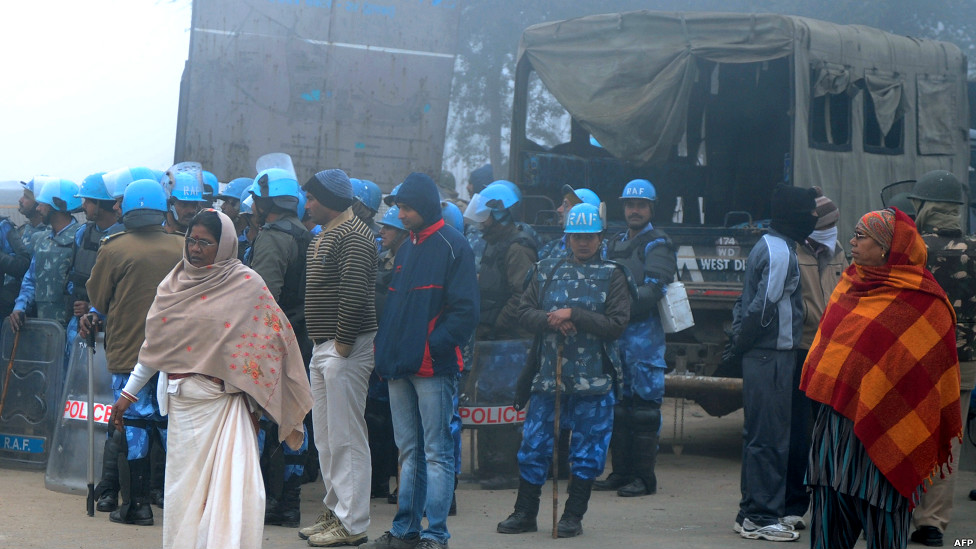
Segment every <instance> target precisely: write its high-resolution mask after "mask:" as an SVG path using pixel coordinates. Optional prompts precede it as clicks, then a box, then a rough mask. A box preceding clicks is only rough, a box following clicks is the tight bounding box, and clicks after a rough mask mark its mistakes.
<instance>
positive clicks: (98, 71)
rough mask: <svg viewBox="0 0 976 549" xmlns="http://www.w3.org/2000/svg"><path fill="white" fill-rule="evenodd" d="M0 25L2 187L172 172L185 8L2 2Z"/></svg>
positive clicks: (130, 0)
mask: <svg viewBox="0 0 976 549" xmlns="http://www.w3.org/2000/svg"><path fill="white" fill-rule="evenodd" d="M0 19H2V20H3V22H4V25H3V27H4V28H3V32H2V33H0V51H2V52H3V63H2V65H0V66H2V67H3V68H4V71H5V74H4V78H3V80H4V84H3V91H2V92H0V181H3V180H13V179H17V180H20V179H29V178H30V177H31V176H32V175H35V174H48V175H52V176H58V177H64V178H67V179H71V180H74V181H76V182H80V181H81V180H82V179H83V178H84V177H85V176H86V175H89V174H91V173H94V172H97V171H109V170H113V169H115V168H119V167H122V166H140V165H141V166H147V167H150V168H158V169H165V168H167V167H169V165H170V164H171V163H172V160H173V145H174V139H175V136H176V115H177V105H178V101H179V89H180V76H181V75H182V72H183V63H184V62H185V60H186V57H187V52H188V49H189V40H190V32H189V29H190V1H189V0H176V1H173V2H171V1H166V0H28V1H25V2H13V1H9V0H4V1H2V2H0Z"/></svg>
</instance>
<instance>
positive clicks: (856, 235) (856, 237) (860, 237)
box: [852, 231, 871, 240]
mask: <svg viewBox="0 0 976 549" xmlns="http://www.w3.org/2000/svg"><path fill="white" fill-rule="evenodd" d="M852 236H853V237H854V240H864V239H865V238H871V237H869V236H868V235H866V234H864V233H862V232H860V231H854V234H853V235H852Z"/></svg>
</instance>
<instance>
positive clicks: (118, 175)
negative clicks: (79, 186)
mask: <svg viewBox="0 0 976 549" xmlns="http://www.w3.org/2000/svg"><path fill="white" fill-rule="evenodd" d="M102 180H103V181H104V182H105V190H106V191H108V194H109V195H110V196H111V197H112V199H113V200H118V199H120V198H122V194H123V193H125V188H126V187H127V186H128V185H129V183H132V182H133V181H135V179H134V178H133V177H132V171H131V170H129V168H119V169H117V170H112V171H110V172H108V173H105V174H103V175H102Z"/></svg>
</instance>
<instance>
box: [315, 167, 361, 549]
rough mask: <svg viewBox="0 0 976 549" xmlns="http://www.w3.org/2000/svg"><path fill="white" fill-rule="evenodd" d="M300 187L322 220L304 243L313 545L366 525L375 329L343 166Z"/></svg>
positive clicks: (343, 538) (342, 540)
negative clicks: (314, 490)
mask: <svg viewBox="0 0 976 549" xmlns="http://www.w3.org/2000/svg"><path fill="white" fill-rule="evenodd" d="M304 188H305V191H306V195H307V198H308V203H307V204H306V206H305V207H306V209H307V210H308V212H309V215H310V216H311V218H312V220H313V221H315V222H316V223H317V224H319V225H321V226H322V232H320V233H319V234H318V235H317V236H316V237H315V240H313V241H312V242H311V244H309V246H308V253H307V261H306V286H305V318H306V323H307V325H308V335H309V337H310V338H311V339H312V342H313V343H314V344H315V347H314V349H313V351H312V362H311V364H310V365H309V377H310V382H311V385H312V399H313V404H312V425H313V428H314V432H315V446H316V448H318V451H319V465H320V468H321V472H322V481H323V482H324V483H325V498H324V500H323V501H324V503H325V510H324V512H323V513H322V515H321V516H320V517H319V518H318V519H317V520H316V522H315V524H313V525H312V526H308V527H306V528H302V529H300V530H299V531H298V535H299V537H301V538H302V539H308V543H309V545H311V546H313V547H331V546H336V545H359V544H361V543H363V542H365V541H366V529H367V528H369V492H370V482H371V474H372V471H371V467H370V456H369V443H368V439H367V436H366V420H365V419H364V416H363V413H364V410H365V408H366V391H367V387H368V383H369V375H370V373H371V372H372V371H373V338H374V336H375V335H376V309H375V307H374V306H373V302H374V299H375V298H374V291H375V290H374V284H375V281H376V245H375V244H374V242H373V237H372V233H371V232H370V230H369V227H367V226H366V224H365V223H363V221H362V220H360V219H359V218H358V217H356V216H355V215H354V214H353V213H352V208H351V206H352V201H353V194H352V185H351V184H350V182H349V177H348V176H347V175H346V173H345V172H343V171H342V170H325V171H321V172H319V173H317V174H315V175H314V176H313V177H312V178H311V179H309V180H308V182H307V183H305V187H304Z"/></svg>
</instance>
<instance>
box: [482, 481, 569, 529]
mask: <svg viewBox="0 0 976 549" xmlns="http://www.w3.org/2000/svg"><path fill="white" fill-rule="evenodd" d="M541 494H542V486H541V485H535V484H532V483H530V482H529V481H527V480H525V479H524V478H520V479H519V489H518V496H516V498H515V511H514V512H513V513H512V514H511V515H508V518H507V519H505V520H503V521H501V522H499V523H498V528H497V530H498V533H500V534H521V533H524V532H535V531H537V530H538V529H539V527H538V525H537V524H536V517H537V516H538V515H539V496H540V495H541ZM560 524H562V523H560Z"/></svg>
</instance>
